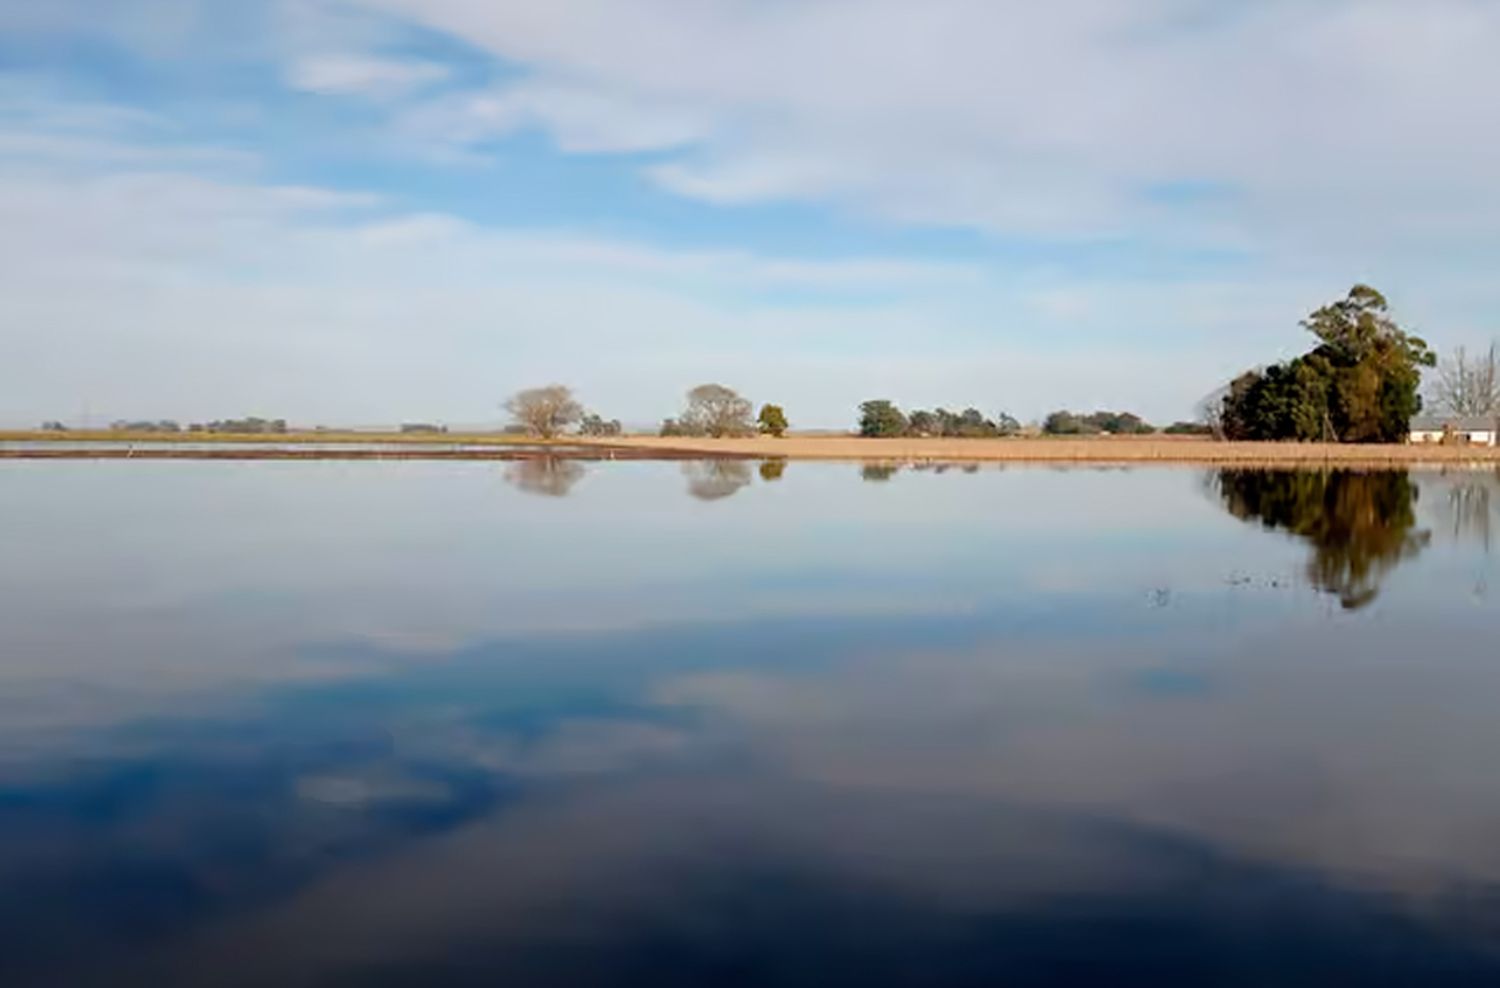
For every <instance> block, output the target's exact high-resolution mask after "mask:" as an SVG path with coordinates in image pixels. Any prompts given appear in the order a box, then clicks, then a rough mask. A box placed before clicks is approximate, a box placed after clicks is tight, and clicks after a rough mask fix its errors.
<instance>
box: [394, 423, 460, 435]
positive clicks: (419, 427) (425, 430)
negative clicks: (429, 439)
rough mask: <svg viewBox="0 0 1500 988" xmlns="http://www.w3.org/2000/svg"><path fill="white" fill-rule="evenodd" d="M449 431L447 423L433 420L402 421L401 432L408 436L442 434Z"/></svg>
mask: <svg viewBox="0 0 1500 988" xmlns="http://www.w3.org/2000/svg"><path fill="white" fill-rule="evenodd" d="M447 431H448V427H447V426H446V425H437V424H435V423H432V422H402V423H401V433H402V434H403V435H408V436H441V435H443V434H444V433H446V432H447Z"/></svg>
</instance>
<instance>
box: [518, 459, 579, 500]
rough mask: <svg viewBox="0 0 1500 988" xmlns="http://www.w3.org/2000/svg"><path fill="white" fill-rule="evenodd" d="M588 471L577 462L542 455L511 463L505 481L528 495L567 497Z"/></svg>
mask: <svg viewBox="0 0 1500 988" xmlns="http://www.w3.org/2000/svg"><path fill="white" fill-rule="evenodd" d="M586 472H587V469H586V468H585V467H584V465H583V464H582V463H579V462H578V461H577V460H566V459H563V458H561V457H557V456H539V457H531V458H527V459H524V460H517V461H515V462H514V463H511V464H510V465H509V466H507V467H506V468H505V480H506V482H507V483H510V484H514V485H515V487H516V488H517V489H518V490H522V491H525V492H526V493H527V494H540V495H542V496H543V497H566V496H567V494H568V492H569V491H571V490H572V489H573V485H574V484H576V483H578V482H579V481H580V480H582V479H583V475H584V474H585V473H586Z"/></svg>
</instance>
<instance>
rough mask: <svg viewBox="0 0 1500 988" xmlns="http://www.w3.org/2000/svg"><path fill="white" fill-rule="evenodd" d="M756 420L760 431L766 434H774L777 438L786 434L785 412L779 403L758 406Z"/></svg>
mask: <svg viewBox="0 0 1500 988" xmlns="http://www.w3.org/2000/svg"><path fill="white" fill-rule="evenodd" d="M757 421H758V422H759V423H760V431H761V432H763V433H765V434H766V435H768V436H775V437H776V438H777V439H780V438H781V437H782V436H784V435H786V430H787V421H786V412H785V411H783V410H782V407H781V406H780V405H762V406H760V415H759V416H758V417H757Z"/></svg>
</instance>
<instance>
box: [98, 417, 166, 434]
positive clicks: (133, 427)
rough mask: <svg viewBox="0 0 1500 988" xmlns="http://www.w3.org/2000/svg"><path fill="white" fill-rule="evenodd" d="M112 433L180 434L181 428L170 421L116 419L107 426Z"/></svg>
mask: <svg viewBox="0 0 1500 988" xmlns="http://www.w3.org/2000/svg"><path fill="white" fill-rule="evenodd" d="M109 428H110V431H112V432H181V431H182V426H181V425H179V424H177V423H176V422H173V421H172V420H171V419H161V420H160V421H156V422H152V421H140V422H132V421H129V420H128V419H116V420H115V421H113V422H111V423H110V424H109Z"/></svg>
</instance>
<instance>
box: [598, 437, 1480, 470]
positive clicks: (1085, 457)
mask: <svg viewBox="0 0 1500 988" xmlns="http://www.w3.org/2000/svg"><path fill="white" fill-rule="evenodd" d="M614 442H615V443H616V444H618V445H620V446H622V447H627V448H631V449H636V450H645V449H650V450H659V451H666V450H671V451H673V452H676V453H684V452H694V453H701V454H704V455H710V456H711V455H715V454H718V455H734V456H751V457H759V458H776V457H785V458H786V459H790V460H856V461H864V462H871V461H873V462H883V463H923V462H944V463H975V462H1014V463H1244V464H1271V465H1275V464H1308V465H1320V464H1348V465H1351V466H1381V465H1388V464H1389V465H1401V464H1412V463H1472V462H1494V463H1500V448H1490V447H1478V446H1467V447H1465V446H1435V445H1434V446H1423V445H1388V446H1366V445H1341V444H1332V443H1228V442H1216V441H1213V440H1208V439H1201V438H1197V437H1194V436H1181V437H1176V436H1104V437H1097V438H1083V439H1052V438H1044V439H864V438H861V437H858V436H787V437H785V438H782V439H772V438H770V437H767V436H758V437H755V438H751V439H679V438H659V437H655V436H627V437H623V438H621V439H619V440H615V441H614Z"/></svg>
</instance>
